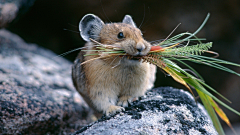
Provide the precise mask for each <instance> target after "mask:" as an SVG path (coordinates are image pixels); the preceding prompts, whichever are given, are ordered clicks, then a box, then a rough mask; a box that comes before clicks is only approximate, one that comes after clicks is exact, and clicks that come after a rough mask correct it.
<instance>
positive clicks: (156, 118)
mask: <svg viewBox="0 0 240 135" xmlns="http://www.w3.org/2000/svg"><path fill="white" fill-rule="evenodd" d="M80 134H81V135H90V134H96V135H123V134H126V135H132V134H137V135H158V134H161V135H166V134H168V135H175V134H178V135H179V134H187V135H188V134H189V135H200V134H204V135H206V134H208V135H210V134H211V135H217V132H216V130H215V128H214V127H213V125H212V123H211V120H210V118H209V117H208V115H207V114H206V111H205V109H204V108H203V106H202V105H200V104H196V102H195V101H194V99H193V98H192V96H191V95H190V94H189V93H188V92H185V91H183V90H179V89H174V88H171V87H160V88H157V89H153V90H151V91H148V92H147V94H146V96H144V97H142V98H140V100H138V101H135V102H133V103H132V105H131V106H130V107H128V108H126V111H124V112H121V113H119V114H117V115H115V116H113V117H111V118H106V117H104V116H103V117H102V118H101V119H100V120H98V121H97V122H94V123H92V124H90V125H88V126H86V127H84V128H82V129H81V130H79V131H77V132H76V133H75V135H80Z"/></svg>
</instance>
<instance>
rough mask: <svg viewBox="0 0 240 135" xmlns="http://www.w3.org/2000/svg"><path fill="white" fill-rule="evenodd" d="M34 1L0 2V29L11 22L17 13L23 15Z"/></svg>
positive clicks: (4, 0) (13, 0)
mask: <svg viewBox="0 0 240 135" xmlns="http://www.w3.org/2000/svg"><path fill="white" fill-rule="evenodd" d="M34 1H35V0H0V28H1V27H4V26H6V25H7V24H8V23H10V22H12V21H13V20H14V19H15V18H16V16H17V15H18V13H19V11H20V14H23V13H25V12H26V11H27V10H28V8H29V7H31V6H32V5H33V3H34Z"/></svg>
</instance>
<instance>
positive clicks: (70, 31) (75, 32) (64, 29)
mask: <svg viewBox="0 0 240 135" xmlns="http://www.w3.org/2000/svg"><path fill="white" fill-rule="evenodd" d="M63 30H66V31H70V32H74V33H80V32H78V31H74V30H69V29H63Z"/></svg>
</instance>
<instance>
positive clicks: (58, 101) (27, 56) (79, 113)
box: [0, 29, 91, 134]
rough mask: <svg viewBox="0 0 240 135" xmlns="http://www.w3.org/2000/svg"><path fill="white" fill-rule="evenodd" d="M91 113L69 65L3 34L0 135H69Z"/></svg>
mask: <svg viewBox="0 0 240 135" xmlns="http://www.w3.org/2000/svg"><path fill="white" fill-rule="evenodd" d="M90 112H91V111H90V110H89V108H88V106H87V105H86V103H85V102H84V101H83V99H82V98H81V97H80V95H79V94H78V93H77V92H76V90H75V89H74V87H73V85H72V81H71V63H70V62H69V61H67V60H65V59H63V58H61V57H56V55H55V54H54V53H52V52H51V51H49V50H45V49H42V48H40V47H38V46H37V45H35V44H27V43H25V42H24V41H23V40H22V39H21V38H20V37H18V36H17V35H14V34H12V33H10V32H9V31H7V30H4V29H2V30H0V134H46V133H49V134H67V133H70V132H73V131H75V130H77V129H80V128H81V127H82V126H84V125H86V124H87V123H89V120H90V119H89V117H88V116H90V115H91V113H90Z"/></svg>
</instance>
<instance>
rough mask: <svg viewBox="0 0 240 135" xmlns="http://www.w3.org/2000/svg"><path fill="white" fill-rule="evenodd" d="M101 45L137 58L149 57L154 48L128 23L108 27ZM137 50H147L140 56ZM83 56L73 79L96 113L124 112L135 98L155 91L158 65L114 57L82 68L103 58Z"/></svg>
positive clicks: (101, 35) (88, 46)
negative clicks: (148, 54)
mask: <svg viewBox="0 0 240 135" xmlns="http://www.w3.org/2000/svg"><path fill="white" fill-rule="evenodd" d="M119 32H123V34H124V37H125V38H124V39H118V37H117V35H118V33H119ZM99 42H100V43H102V44H108V45H113V46H117V47H121V48H122V49H123V50H125V51H126V52H127V53H128V54H130V55H133V56H135V55H146V54H147V53H148V52H149V50H150V47H151V45H150V44H149V43H148V42H147V41H145V40H144V39H143V37H142V33H141V31H140V30H139V29H137V28H135V27H133V26H131V25H129V24H124V23H111V24H105V25H104V27H103V28H102V30H101V32H100V35H99ZM85 47H87V48H88V49H90V50H92V49H96V48H95V47H94V43H92V42H88V43H86V45H85ZM137 48H144V49H143V50H142V51H141V53H139V52H138V50H137ZM86 53H87V54H91V53H93V52H89V51H87V52H86ZM95 53H96V52H95ZM83 54H84V53H83V52H80V54H79V55H78V57H77V59H76V60H75V62H74V65H73V71H72V78H73V82H74V86H75V87H76V89H77V90H78V91H79V92H80V94H81V95H82V96H83V97H84V99H85V100H86V101H87V102H88V104H89V105H90V106H92V107H94V108H95V111H98V112H103V113H105V114H107V115H109V114H114V113H116V112H119V111H121V110H124V108H122V107H121V106H123V107H126V106H127V105H128V103H129V102H131V101H132V100H133V99H134V98H138V97H139V96H143V95H144V93H145V92H146V90H148V89H150V88H152V87H153V83H154V81H155V72H156V67H155V66H154V65H151V64H148V63H142V62H138V61H135V60H129V59H127V58H125V57H119V56H113V57H111V58H106V59H97V60H94V61H91V62H88V63H86V64H84V65H82V66H81V65H80V63H82V62H84V61H86V60H90V59H92V58H95V57H99V56H96V55H95V56H86V57H84V56H83Z"/></svg>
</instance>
